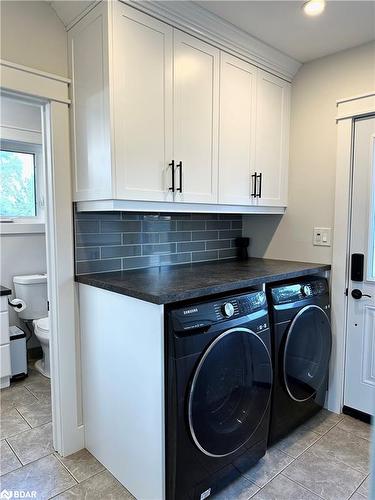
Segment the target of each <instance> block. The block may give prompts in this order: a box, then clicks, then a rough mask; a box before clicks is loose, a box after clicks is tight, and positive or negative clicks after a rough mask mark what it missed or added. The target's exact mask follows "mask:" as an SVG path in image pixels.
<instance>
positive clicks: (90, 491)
mask: <svg viewBox="0 0 375 500" xmlns="http://www.w3.org/2000/svg"><path fill="white" fill-rule="evenodd" d="M57 499H58V500H74V499H77V500H78V499H79V500H104V499H105V500H133V499H134V497H133V496H132V495H131V494H130V493H129V492H128V490H126V489H125V488H124V487H123V486H122V485H121V484H120V483H119V482H118V481H117V480H116V479H115V478H114V477H113V476H112V474H110V473H109V472H108V471H103V472H99V474H97V475H96V476H93V477H90V479H86V481H83V482H82V483H80V484H78V485H76V486H73V488H71V489H70V490H68V491H65V492H64V493H62V494H61V495H58V496H57V497H56V500H57Z"/></svg>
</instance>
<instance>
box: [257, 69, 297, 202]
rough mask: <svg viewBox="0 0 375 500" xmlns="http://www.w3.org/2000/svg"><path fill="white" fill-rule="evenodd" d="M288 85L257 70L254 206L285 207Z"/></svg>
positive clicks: (286, 190)
mask: <svg viewBox="0 0 375 500" xmlns="http://www.w3.org/2000/svg"><path fill="white" fill-rule="evenodd" d="M289 119H290V84H289V83H288V82H286V81H284V80H282V79H281V78H278V77H276V76H274V75H271V74H270V73H266V72H265V71H262V70H258V82H257V123H256V146H255V151H256V155H255V171H256V173H257V176H258V177H257V186H256V194H257V203H258V205H263V206H286V205H287V194H288V162H289Z"/></svg>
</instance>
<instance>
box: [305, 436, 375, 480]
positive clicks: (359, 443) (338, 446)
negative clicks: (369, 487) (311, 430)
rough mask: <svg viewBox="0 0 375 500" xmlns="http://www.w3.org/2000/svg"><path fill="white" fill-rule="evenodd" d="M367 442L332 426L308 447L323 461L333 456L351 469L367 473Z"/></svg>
mask: <svg viewBox="0 0 375 500" xmlns="http://www.w3.org/2000/svg"><path fill="white" fill-rule="evenodd" d="M369 444H370V443H369V442H368V441H367V440H365V439H362V438H360V437H357V436H356V435H354V434H351V433H350V432H346V431H344V430H343V429H341V428H340V427H334V428H333V429H332V430H330V431H329V432H328V433H327V434H326V435H325V436H324V438H323V439H321V440H319V441H318V442H317V443H315V444H314V445H313V446H312V447H311V448H310V449H311V451H313V452H314V453H315V454H316V455H319V456H320V459H321V460H322V461H324V460H325V459H326V458H327V457H328V458H334V459H335V460H337V461H338V462H342V463H343V464H345V465H348V466H349V467H352V468H353V469H357V470H358V471H360V472H363V473H364V474H365V475H367V474H368V473H369V451H370V450H369Z"/></svg>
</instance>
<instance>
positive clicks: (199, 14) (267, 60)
mask: <svg viewBox="0 0 375 500" xmlns="http://www.w3.org/2000/svg"><path fill="white" fill-rule="evenodd" d="M122 1H123V3H126V4H128V5H131V6H132V7H135V8H136V9H138V10H141V11H143V12H145V13H147V14H150V15H152V16H154V17H157V18H158V19H160V20H162V21H164V22H166V23H168V24H171V25H173V26H175V27H176V28H179V29H181V30H183V31H185V32H187V33H189V34H191V35H194V36H196V37H198V38H201V39H203V40H205V41H207V42H209V43H211V44H212V45H215V46H216V47H218V48H220V49H222V50H224V51H226V52H229V53H230V54H233V55H235V56H237V57H241V58H243V59H245V60H246V61H248V62H250V63H252V64H254V65H255V66H258V67H259V68H262V69H264V70H266V71H269V72H271V73H273V74H275V75H278V76H280V77H281V78H284V79H285V80H287V81H291V80H292V79H293V77H294V75H295V74H296V73H297V71H298V69H299V68H300V66H301V63H300V62H299V61H296V60H295V59H293V58H291V57H289V56H287V55H286V54H284V53H283V52H280V51H279V50H277V49H274V48H273V47H270V46H269V45H267V44H265V43H264V42H261V41H260V40H258V39H257V38H255V37H252V36H251V35H249V34H247V33H246V32H244V31H242V30H241V29H239V28H237V27H236V26H234V25H233V24H231V23H229V22H227V21H225V20H223V19H221V18H220V17H218V16H216V15H215V14H212V13H211V12H208V11H207V10H206V9H204V8H202V7H201V6H200V5H197V4H195V3H194V2H192V1H174V2H173V1H172V2H171V1H150V0H141V1H139V0H122Z"/></svg>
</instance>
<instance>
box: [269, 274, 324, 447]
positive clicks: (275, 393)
mask: <svg viewBox="0 0 375 500" xmlns="http://www.w3.org/2000/svg"><path fill="white" fill-rule="evenodd" d="M267 298H268V303H269V313H270V322H271V338H272V359H273V370H274V383H273V390H272V405H271V423H270V434H269V443H270V444H273V443H275V442H276V441H278V440H279V439H281V438H283V437H284V436H286V435H287V434H289V433H290V432H291V431H293V430H294V429H295V428H296V427H298V426H299V425H300V424H302V423H304V422H305V421H306V420H308V419H309V418H310V417H312V416H313V415H315V414H316V413H317V412H319V411H320V410H321V408H322V407H323V405H324V402H325V397H326V391H327V384H328V369H329V360H330V355H331V347H332V332H331V325H330V297H329V288H328V282H327V280H326V279H325V278H319V277H307V278H300V279H299V280H295V281H292V282H288V283H278V284H272V285H270V286H268V287H267Z"/></svg>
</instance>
